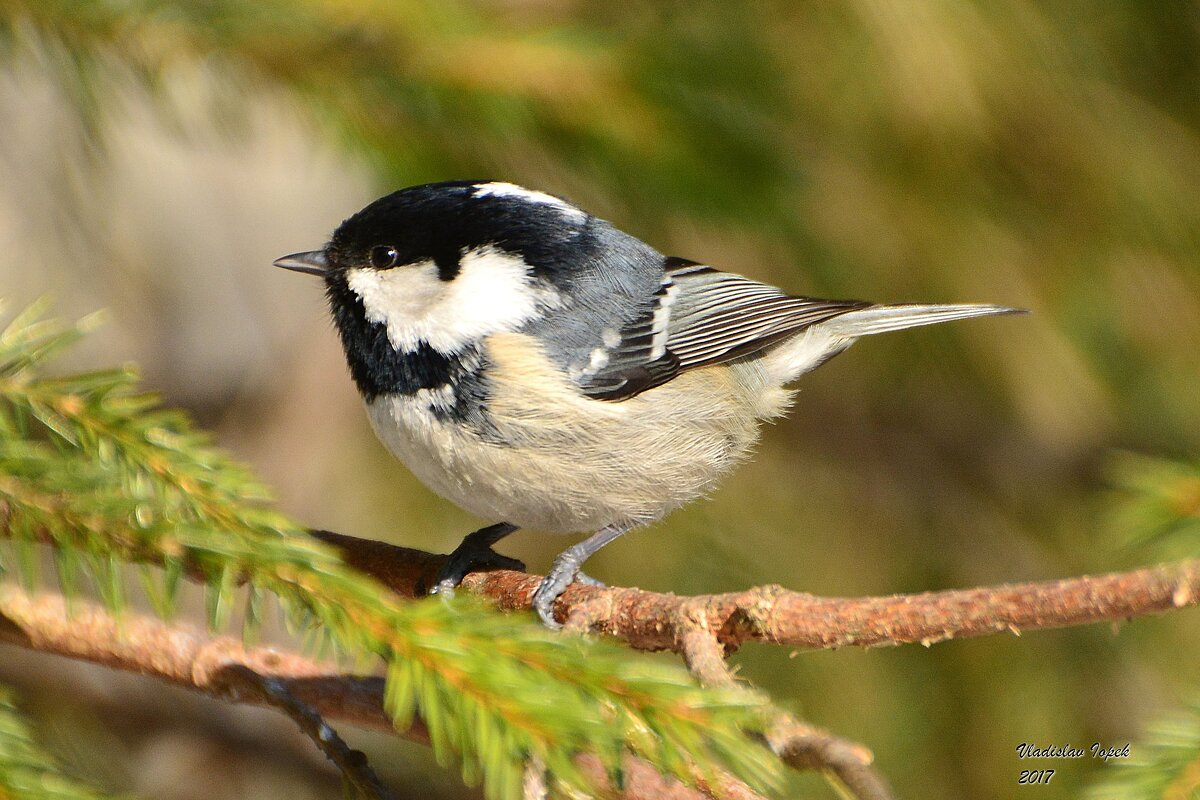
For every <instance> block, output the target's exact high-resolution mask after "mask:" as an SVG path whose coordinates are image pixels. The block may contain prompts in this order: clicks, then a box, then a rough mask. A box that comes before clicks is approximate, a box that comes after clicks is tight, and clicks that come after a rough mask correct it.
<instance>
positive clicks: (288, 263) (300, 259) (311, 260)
mask: <svg viewBox="0 0 1200 800" xmlns="http://www.w3.org/2000/svg"><path fill="white" fill-rule="evenodd" d="M274 264H275V266H277V267H282V268H283V269H290V270H291V271H292V272H307V273H308V274H309V275H322V276H323V275H324V274H325V272H326V270H328V269H329V262H328V261H326V260H325V251H324V250H310V251H309V252H307V253H292V254H291V255H290V256H284V257H283V258H277V259H275V262H274Z"/></svg>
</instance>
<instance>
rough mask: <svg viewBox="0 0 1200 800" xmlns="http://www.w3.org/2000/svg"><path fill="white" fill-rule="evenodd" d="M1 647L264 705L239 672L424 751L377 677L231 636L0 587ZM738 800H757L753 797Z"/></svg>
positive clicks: (684, 794)
mask: <svg viewBox="0 0 1200 800" xmlns="http://www.w3.org/2000/svg"><path fill="white" fill-rule="evenodd" d="M2 642H7V643H10V644H15V645H18V646H21V647H26V648H30V649H33V650H38V651H41V652H45V653H54V654H57V655H62V656H67V657H69V658H75V659H79V660H83V661H90V662H93V663H96V664H103V665H105V666H108V667H112V668H114V669H120V670H125V671H129V672H137V673H140V674H143V675H149V676H153V677H156V678H160V679H162V680H165V681H168V682H170V683H173V684H176V685H178V686H184V687H187V688H191V689H195V690H197V691H200V692H203V693H205V694H208V695H211V696H214V697H218V698H221V699H224V700H226V701H229V702H237V703H251V704H255V705H262V704H264V703H265V698H263V697H262V696H261V695H259V694H257V693H254V692H249V693H247V692H236V691H231V690H230V682H229V680H228V675H229V670H230V669H231V668H234V667H245V668H246V669H248V670H250V671H252V672H253V673H255V674H257V675H260V676H263V677H267V678H272V679H276V680H278V681H279V682H280V684H281V685H282V686H283V687H284V689H285V690H286V692H287V693H288V694H290V695H291V696H292V697H294V698H296V700H297V701H298V702H301V703H303V704H305V705H307V706H309V707H311V708H312V709H313V710H314V711H316V712H317V713H318V714H319V715H321V716H322V717H324V718H327V719H336V720H341V721H343V722H348V723H351V724H353V725H356V726H359V727H364V728H371V729H375V730H381V731H388V732H392V733H396V734H398V735H400V736H403V737H404V738H407V739H411V740H413V741H416V742H420V743H423V744H428V743H429V738H428V733H427V731H426V729H425V726H424V724H423V723H422V722H421V721H420V720H419V719H417V720H414V722H413V724H412V726H411V727H409V729H408V730H404V731H396V730H395V729H394V727H393V725H392V721H391V719H390V718H389V717H388V715H387V713H386V712H385V711H384V709H383V679H382V678H375V677H361V676H352V675H340V674H338V673H337V671H336V669H335V668H334V667H333V666H332V665H329V664H322V663H319V662H316V661H312V660H310V659H307V658H304V657H302V656H299V655H296V654H294V653H287V652H280V651H278V650H274V649H272V648H266V647H252V648H248V647H245V646H244V645H243V644H242V642H241V641H239V640H238V639H235V638H233V637H229V636H216V637H214V636H210V635H207V634H204V633H202V632H200V631H198V630H195V629H192V628H190V627H188V626H185V625H182V624H170V623H166V622H162V621H160V620H158V619H155V618H152V617H145V616H140V615H137V614H131V613H130V614H123V615H121V617H120V618H119V619H118V618H116V617H114V616H113V615H111V614H110V613H109V612H107V611H106V610H104V609H103V608H102V607H100V606H98V605H95V604H93V603H89V602H87V601H84V600H80V599H75V600H73V601H72V603H71V613H70V614H68V613H67V609H66V604H65V603H64V601H63V599H62V598H61V597H59V596H58V595H53V594H45V595H38V596H36V597H35V596H31V595H29V594H28V593H26V592H25V591H23V590H22V589H19V588H17V587H15V586H11V585H7V584H0V643H2ZM576 764H577V765H578V766H579V767H580V769H581V770H582V771H583V772H584V774H586V775H587V776H588V777H589V778H590V779H591V780H592V781H593V783H594V785H595V786H597V787H598V788H599V789H600V790H601V791H602V792H603V793H604V796H616V797H620V798H622V800H707V799H708V798H712V797H713V796H715V795H714V794H710V793H705V792H702V791H700V790H698V789H693V788H689V787H687V786H685V785H683V784H682V783H680V782H678V781H676V780H674V779H673V778H668V777H665V776H663V775H662V774H661V773H659V771H658V770H657V769H655V767H654V766H653V765H652V764H650V763H649V762H647V761H644V760H642V759H640V758H637V757H635V756H633V755H630V754H626V755H625V757H624V758H623V761H622V765H621V771H622V774H623V777H624V782H623V785H622V786H621V787H620V789H617V788H614V787H613V786H612V785H611V783H610V782H609V776H608V771H607V769H606V767H605V766H604V764H603V762H602V761H601V760H600V758H599V757H598V756H595V755H592V754H584V755H581V756H579V757H577V759H576ZM742 796H743V797H747V798H748V800H763V798H762V797H761V796H760V795H755V794H751V795H742Z"/></svg>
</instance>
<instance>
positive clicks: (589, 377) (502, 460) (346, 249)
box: [274, 180, 1023, 628]
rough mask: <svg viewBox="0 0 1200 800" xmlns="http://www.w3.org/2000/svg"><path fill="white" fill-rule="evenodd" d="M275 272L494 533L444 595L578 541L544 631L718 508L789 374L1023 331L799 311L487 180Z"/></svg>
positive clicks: (810, 307)
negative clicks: (292, 274)
mask: <svg viewBox="0 0 1200 800" xmlns="http://www.w3.org/2000/svg"><path fill="white" fill-rule="evenodd" d="M274 264H275V266H277V267H281V268H283V269H288V270H293V271H296V272H301V273H307V274H311V275H315V276H318V277H320V278H321V279H322V280H323V282H324V288H325V294H326V297H327V299H328V304H329V309H330V312H331V315H332V319H333V323H334V327H335V328H336V330H337V334H338V336H339V338H340V340H341V344H342V348H343V350H344V351H345V356H346V360H347V363H348V366H349V371H350V376H351V378H352V379H353V381H354V384H355V386H356V387H357V389H358V392H359V393H360V395H361V396H362V399H363V401H364V403H365V406H366V410H367V415H368V418H369V419H370V422H371V425H372V427H373V429H374V431H375V433H376V435H377V436H378V438H379V440H380V441H381V442H382V443H383V445H384V446H385V447H386V448H387V449H388V450H389V451H390V452H391V454H392V455H393V456H395V457H396V458H397V459H398V460H399V461H401V462H402V463H403V464H404V465H405V466H406V467H407V468H408V469H409V470H410V471H411V472H412V473H413V474H415V475H416V477H417V478H419V479H420V480H421V481H422V482H423V483H424V484H425V485H426V486H427V487H429V488H430V489H431V490H433V491H434V492H435V493H437V494H439V495H441V496H442V497H444V498H446V499H447V500H449V501H451V502H453V503H455V504H456V505H458V506H459V507H461V508H463V509H465V510H466V511H468V512H469V513H471V514H474V515H476V516H479V517H482V518H484V519H487V520H495V522H494V523H493V524H490V525H488V526H486V527H484V528H481V529H480V530H477V531H475V532H474V533H471V534H469V535H467V536H466V537H465V538H464V539H463V541H462V543H461V544H460V545H459V546H458V547H457V548H456V549H455V550H454V552H453V553H451V555H450V557H449V558H448V559H447V560H446V562H445V564H444V566H443V567H442V569H441V571H440V573H439V575H438V577H437V581H436V585H435V586H434V587H433V589H432V591H433V592H434V593H438V592H440V593H442V594H450V593H452V592H453V589H454V587H455V586H457V585H458V584H459V583H460V582H461V580H462V579H463V578H464V577H465V576H466V575H467V574H469V573H470V572H472V571H475V570H479V569H495V568H507V569H523V568H524V565H523V564H522V563H521V562H519V561H517V560H516V559H513V558H510V557H508V556H504V555H501V554H499V553H497V552H496V551H495V550H494V549H493V545H495V544H496V543H497V542H498V541H500V540H501V539H502V538H504V537H505V536H508V535H509V534H511V533H512V532H514V531H516V530H518V529H525V528H528V529H534V530H539V531H543V532H548V533H559V534H581V533H582V534H588V536H587V538H584V539H583V540H581V541H578V542H577V543H575V544H573V545H572V546H570V547H568V548H566V549H565V550H563V551H562V553H561V554H559V555H558V556H557V558H555V560H554V562H553V566H552V567H551V569H550V570H549V571H548V572H547V574H546V576H545V577H544V578H543V579H542V581H541V582H540V584H539V585H538V587H537V589H536V591H535V592H534V594H533V597H532V606H533V609H534V610H535V611H536V612H537V614H538V616H539V617H540V618H541V620H542V621H543V623H544V624H545V625H547V626H548V627H551V628H556V627H560V623H559V622H558V620H557V619H556V618H555V614H554V609H555V601H556V599H557V598H558V597H559V596H560V595H561V594H562V593H563V592H564V591H565V590H566V588H567V587H568V586H569V585H570V584H571V583H572V582H574V581H576V580H579V581H582V582H592V583H598V581H594V580H593V579H591V578H590V577H588V576H587V575H586V574H585V573H583V572H582V571H581V567H582V565H583V563H584V562H585V561H586V560H587V559H588V558H589V557H590V556H591V555H593V554H594V553H595V552H596V551H598V550H599V549H600V548H602V547H603V546H605V545H606V544H608V543H610V542H612V541H613V540H614V539H617V538H618V537H620V536H622V535H623V534H625V533H627V532H629V531H630V530H633V529H635V528H638V527H641V526H644V525H647V524H649V523H651V522H654V521H656V520H658V519H660V518H662V517H664V516H665V515H667V514H668V513H669V512H671V511H673V510H675V509H677V508H679V507H680V506H682V505H684V504H686V503H688V502H689V501H691V500H694V499H696V498H698V497H700V496H702V495H706V494H708V493H710V492H711V491H713V490H714V489H715V488H716V486H717V484H718V482H719V481H720V479H721V478H722V477H723V476H725V475H726V474H727V473H728V472H729V471H730V470H731V469H732V468H733V467H734V466H735V465H737V464H738V463H739V462H741V461H743V460H745V459H746V458H747V457H748V456H749V454H750V451H751V449H752V448H753V446H754V445H755V443H756V441H757V439H758V436H759V428H760V423H762V422H763V421H764V420H768V419H771V418H774V417H778V416H780V415H781V414H783V413H784V412H785V411H786V410H787V409H788V407H789V406H790V404H791V402H792V395H793V391H792V390H790V389H789V388H788V386H789V385H790V384H791V383H793V382H794V381H795V380H796V379H797V378H799V377H800V376H801V375H803V374H805V373H807V372H810V371H811V370H813V369H815V368H816V367H818V366H820V365H821V364H823V363H825V362H826V361H828V360H829V359H830V358H832V357H834V356H835V355H837V354H839V353H841V352H843V351H844V350H845V349H846V348H848V347H849V346H850V345H851V344H853V343H854V342H855V341H856V340H857V339H859V338H861V337H863V336H870V335H873V334H877V333H885V332H888V331H898V330H903V329H905V328H911V327H915V326H919V325H929V324H933V323H940V322H949V321H952V320H960V319H968V318H971V317H984V316H991V315H998V314H1012V313H1019V312H1021V311H1023V309H1017V308H1009V307H1005V306H997V305H985V304H954V305H936V304H911V303H910V304H877V303H870V302H864V301H860V300H823V299H818V298H812V297H803V296H794V295H791V294H788V293H787V292H785V291H783V290H782V289H779V288H776V287H774V286H770V285H768V284H765V283H760V282H758V281H754V280H751V279H750V278H746V277H743V276H741V275H738V274H734V273H731V272H725V271H721V270H719V269H717V268H715V267H712V266H709V265H707V264H704V263H701V262H695V261H690V260H687V259H683V258H677V257H671V256H665V255H663V254H662V253H660V252H659V251H658V250H656V249H654V248H653V247H651V246H650V245H649V244H647V243H645V242H643V241H641V240H640V239H638V238H636V237H634V236H632V235H630V234H628V233H625V232H623V231H621V230H619V229H618V228H616V227H615V226H614V225H612V224H611V223H609V222H607V221H605V220H603V219H601V218H599V217H596V216H593V215H592V214H590V213H588V212H586V211H584V210H583V209H581V208H579V207H577V206H576V205H574V204H572V203H571V202H569V201H567V200H565V199H563V198H561V197H558V196H556V195H553V194H549V193H546V192H541V191H537V190H532V189H526V188H523V187H521V186H518V185H516V184H513V183H509V182H505V181H498V180H454V181H444V182H439V183H430V184H424V185H420V186H412V187H409V188H405V189H400V190H399V191H396V192H393V193H391V194H388V195H387V196H385V197H382V198H380V199H378V200H375V201H374V202H372V203H370V204H369V205H367V206H366V207H365V208H363V209H362V210H361V211H359V212H357V213H355V214H353V215H352V216H350V217H349V218H347V219H346V220H345V221H344V222H342V223H341V225H340V226H338V228H337V229H336V230H335V231H334V232H333V234H332V236H331V238H330V239H329V241H328V242H327V243H326V244H325V246H324V247H322V248H321V249H319V250H312V251H307V252H300V253H293V254H291V255H287V256H284V257H282V258H280V259H278V260H276V261H275V262H274Z"/></svg>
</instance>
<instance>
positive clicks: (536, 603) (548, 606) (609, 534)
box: [533, 523, 633, 628]
mask: <svg viewBox="0 0 1200 800" xmlns="http://www.w3.org/2000/svg"><path fill="white" fill-rule="evenodd" d="M632 527H633V526H632V525H629V524H624V523H622V524H616V525H609V526H608V527H606V528H603V529H602V530H600V531H599V532H598V533H594V534H592V535H591V536H589V537H588V538H586V539H584V540H583V541H582V542H579V543H578V544H574V545H571V546H570V547H568V548H567V549H566V550H564V551H562V553H560V554H559V556H558V558H556V559H554V566H552V567H551V568H550V572H548V573H546V577H545V578H543V579H542V582H541V583H540V584H538V588H537V590H536V591H534V593H533V610H534V611H536V612H537V613H538V616H539V617H541V618H542V622H544V623H545V624H546V627H548V628H561V627H562V625H560V624H559V623H558V621H557V620H555V619H554V601H555V600H557V599H558V596H559V595H560V594H562V593H563V592H564V591H566V588H567V587H568V586H570V585H571V582H572V581H574V580H576V578H577V577H578V576H579V568H580V567H581V566H583V562H584V561H587V560H588V558H590V557H591V555H592V554H593V553H595V552H596V551H597V550H599V549H600V548H601V547H604V545H606V544H608V543H609V542H611V541H612V540H613V539H616V538H617V537H618V536H620V535H621V534H623V533H627V532H628V531H629V530H630V529H631V528H632ZM585 577H586V576H585ZM584 582H586V583H591V582H593V579H591V578H588V579H587V580H586V581H584ZM597 583H598V581H597Z"/></svg>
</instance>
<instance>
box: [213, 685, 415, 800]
mask: <svg viewBox="0 0 1200 800" xmlns="http://www.w3.org/2000/svg"><path fill="white" fill-rule="evenodd" d="M219 675H220V680H221V683H222V684H224V688H225V689H226V691H228V692H230V693H231V694H230V696H232V697H238V698H241V697H243V696H245V694H247V693H248V694H250V695H251V696H252V697H254V698H255V699H257V700H258V701H260V702H261V703H263V704H264V705H268V706H271V707H273V708H277V709H279V710H280V711H282V712H283V713H284V714H287V715H288V717H290V718H291V720H292V721H293V722H295V723H296V726H297V727H299V728H300V730H301V731H303V732H304V735H305V736H307V737H308V738H309V739H310V740H311V741H312V743H313V744H314V745H316V747H317V749H318V750H320V751H321V752H322V753H324V754H325V757H326V758H328V759H329V760H330V762H332V763H333V765H334V766H335V767H337V768H338V771H339V772H340V773H342V777H343V778H344V779H345V780H346V781H347V782H348V783H349V784H350V785H351V786H353V787H354V788H355V789H357V790H358V794H359V796H360V797H364V798H374V800H393V795H392V792H391V790H389V789H388V788H387V786H385V785H384V784H383V782H382V781H381V780H379V776H378V775H376V774H375V770H373V769H371V765H370V764H368V763H367V757H366V755H365V754H364V753H363V752H362V751H361V750H354V749H353V748H351V747H350V745H348V744H346V742H345V740H344V739H342V737H341V736H339V735H338V732H337V731H335V730H334V729H333V728H332V726H330V724H329V723H328V722H326V721H325V719H324V718H323V717H322V716H321V714H320V712H318V711H317V710H316V709H314V708H313V707H312V706H310V705H308V704H307V703H304V702H302V701H301V700H300V699H298V698H297V697H296V695H295V694H293V693H292V691H291V689H289V688H288V684H287V681H286V680H284V679H282V678H277V677H274V676H270V675H259V674H258V673H257V672H255V671H254V670H252V669H250V668H249V667H245V666H242V665H241V664H231V665H229V666H227V667H224V668H222V669H221V670H220V673H219Z"/></svg>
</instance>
